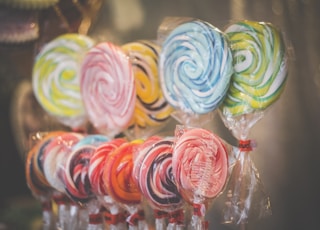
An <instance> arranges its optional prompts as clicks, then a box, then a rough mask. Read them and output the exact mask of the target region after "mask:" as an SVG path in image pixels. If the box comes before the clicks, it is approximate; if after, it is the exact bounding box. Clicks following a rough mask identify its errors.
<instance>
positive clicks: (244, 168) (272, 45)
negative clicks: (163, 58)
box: [220, 20, 287, 224]
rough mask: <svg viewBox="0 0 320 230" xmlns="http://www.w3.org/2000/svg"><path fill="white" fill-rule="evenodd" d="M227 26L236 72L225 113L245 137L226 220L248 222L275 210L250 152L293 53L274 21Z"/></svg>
mask: <svg viewBox="0 0 320 230" xmlns="http://www.w3.org/2000/svg"><path fill="white" fill-rule="evenodd" d="M225 32H226V34H227V36H228V38H229V40H230V44H231V50H232V54H233V60H234V63H233V65H234V74H233V76H232V78H231V86H230V88H229V91H228V93H227V96H226V98H225V100H224V102H223V104H222V105H221V107H220V111H221V113H220V115H221V118H222V120H223V122H224V123H225V125H226V127H228V128H229V129H230V130H231V132H232V133H233V135H234V136H235V138H237V139H238V140H239V148H238V151H237V152H236V154H235V155H237V161H236V163H235V166H234V168H233V172H232V174H231V176H230V182H229V183H228V185H227V188H226V190H227V194H228V196H227V201H226V209H225V210H226V211H225V216H224V219H225V222H226V223H235V224H246V223H247V221H248V219H249V217H250V215H251V213H254V215H258V216H259V217H261V216H265V215H269V214H270V203H269V197H268V196H267V195H266V194H265V192H264V190H263V186H262V183H261V180H260V178H259V173H258V171H257V169H256V167H255V166H254V163H253V161H252V160H251V158H250V154H249V152H251V151H252V143H253V142H252V141H251V140H249V139H248V138H249V131H250V129H251V128H252V127H253V125H255V124H256V123H257V121H258V120H260V119H261V118H262V117H263V115H264V111H265V110H266V109H267V108H268V107H269V106H270V105H272V104H273V103H274V102H275V101H276V100H277V99H278V98H279V96H280V95H281V93H282V92H283V90H284V86H285V83H286V79H287V57H286V50H285V45H284V41H283V38H282V35H281V33H280V31H279V30H278V29H277V28H276V27H275V26H274V25H272V24H271V23H265V22H255V21H248V20H244V21H239V22H236V23H234V24H231V25H229V26H228V27H227V29H226V31H225ZM251 210H255V211H253V212H251ZM256 210H259V211H256ZM251 217H253V216H251Z"/></svg>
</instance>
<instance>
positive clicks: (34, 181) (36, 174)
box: [25, 131, 63, 230]
mask: <svg viewBox="0 0 320 230" xmlns="http://www.w3.org/2000/svg"><path fill="white" fill-rule="evenodd" d="M62 133H63V131H52V132H37V133H35V134H34V135H32V137H31V140H32V143H30V144H32V145H31V146H30V150H29V151H28V154H27V156H26V162H25V167H26V173H25V174H26V182H27V185H28V187H29V189H30V190H31V193H32V194H33V196H34V197H35V198H36V199H37V200H39V201H40V202H41V205H42V220H43V227H42V229H43V230H51V229H54V227H55V224H56V222H55V221H56V220H55V215H54V213H53V210H52V196H53V194H52V193H53V188H52V187H51V186H50V184H49V182H48V181H47V179H46V178H45V175H44V171H43V164H42V156H43V153H44V150H45V148H46V146H47V145H48V144H49V143H50V142H51V141H52V139H53V138H54V137H56V136H58V135H60V134H62Z"/></svg>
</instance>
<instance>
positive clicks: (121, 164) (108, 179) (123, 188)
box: [103, 140, 144, 229]
mask: <svg viewBox="0 0 320 230" xmlns="http://www.w3.org/2000/svg"><path fill="white" fill-rule="evenodd" d="M141 143H142V141H141V140H135V141H131V142H128V143H124V144H122V145H121V146H120V147H118V148H117V149H115V150H114V151H113V152H111V153H110V154H109V155H108V157H107V160H106V165H105V169H104V173H103V182H104V185H105V188H106V189H107V193H108V194H109V195H110V196H111V197H112V198H113V200H114V201H116V202H119V204H121V205H122V206H123V207H124V208H125V209H126V210H127V211H128V212H129V217H128V218H127V223H128V224H129V228H130V229H137V228H138V225H140V226H142V225H144V223H143V222H144V221H143V220H144V215H142V214H143V210H142V209H141V207H140V203H141V193H140V191H139V188H138V186H137V185H136V183H135V181H134V178H133V175H132V173H133V164H134V162H133V154H134V153H135V152H136V149H137V148H138V146H139V145H140V144H141ZM139 228H140V227H139Z"/></svg>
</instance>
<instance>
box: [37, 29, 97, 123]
mask: <svg viewBox="0 0 320 230" xmlns="http://www.w3.org/2000/svg"><path fill="white" fill-rule="evenodd" d="M93 44H94V42H93V40H92V39H91V38H89V37H87V36H85V35H80V34H64V35H60V36H59V37H57V38H55V39H53V40H52V41H51V42H49V43H47V44H46V45H45V46H44V47H43V48H42V50H41V51H40V53H39V54H38V55H37V57H36V60H35V64H34V66H33V73H32V84H33V91H34V94H35V96H36V98H37V100H38V102H39V104H40V105H41V106H42V107H43V108H44V110H46V111H47V112H48V113H49V114H51V115H52V116H54V117H56V118H57V119H58V120H59V121H60V122H61V123H62V124H64V125H67V126H69V127H71V128H73V129H78V128H83V126H84V125H85V121H86V112H85V108H84V106H83V103H82V97H81V94H80V64H81V61H82V58H83V56H84V54H85V53H86V52H87V51H88V49H89V48H90V47H92V46H93Z"/></svg>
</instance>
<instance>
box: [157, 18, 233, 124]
mask: <svg viewBox="0 0 320 230" xmlns="http://www.w3.org/2000/svg"><path fill="white" fill-rule="evenodd" d="M159 65H160V67H159V68H160V79H161V87H162V90H163V93H164V96H165V97H166V99H167V100H168V102H169V103H170V104H171V105H172V106H173V107H174V108H177V109H179V110H180V113H177V114H175V115H176V116H177V117H178V120H179V121H180V123H182V124H190V122H191V123H192V119H195V118H197V117H199V116H200V115H204V114H207V115H208V114H210V112H212V111H213V110H215V109H216V108H218V106H219V105H220V104H221V102H222V100H223V99H224V97H225V94H226V92H227V90H228V87H229V82H230V77H231V74H232V72H233V69H232V55H231V51H230V49H229V46H228V43H227V39H226V37H225V35H224V34H223V33H222V32H221V31H219V30H218V29H217V28H215V27H214V26H212V25H211V24H209V23H207V22H204V21H201V20H190V21H186V22H183V23H181V24H180V25H178V26H177V27H176V28H174V29H173V30H172V31H171V32H170V33H169V35H168V37H167V38H166V39H165V40H164V42H163V44H162V50H161V54H160V63H159ZM198 122H199V120H198ZM191 125H192V124H191Z"/></svg>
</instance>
